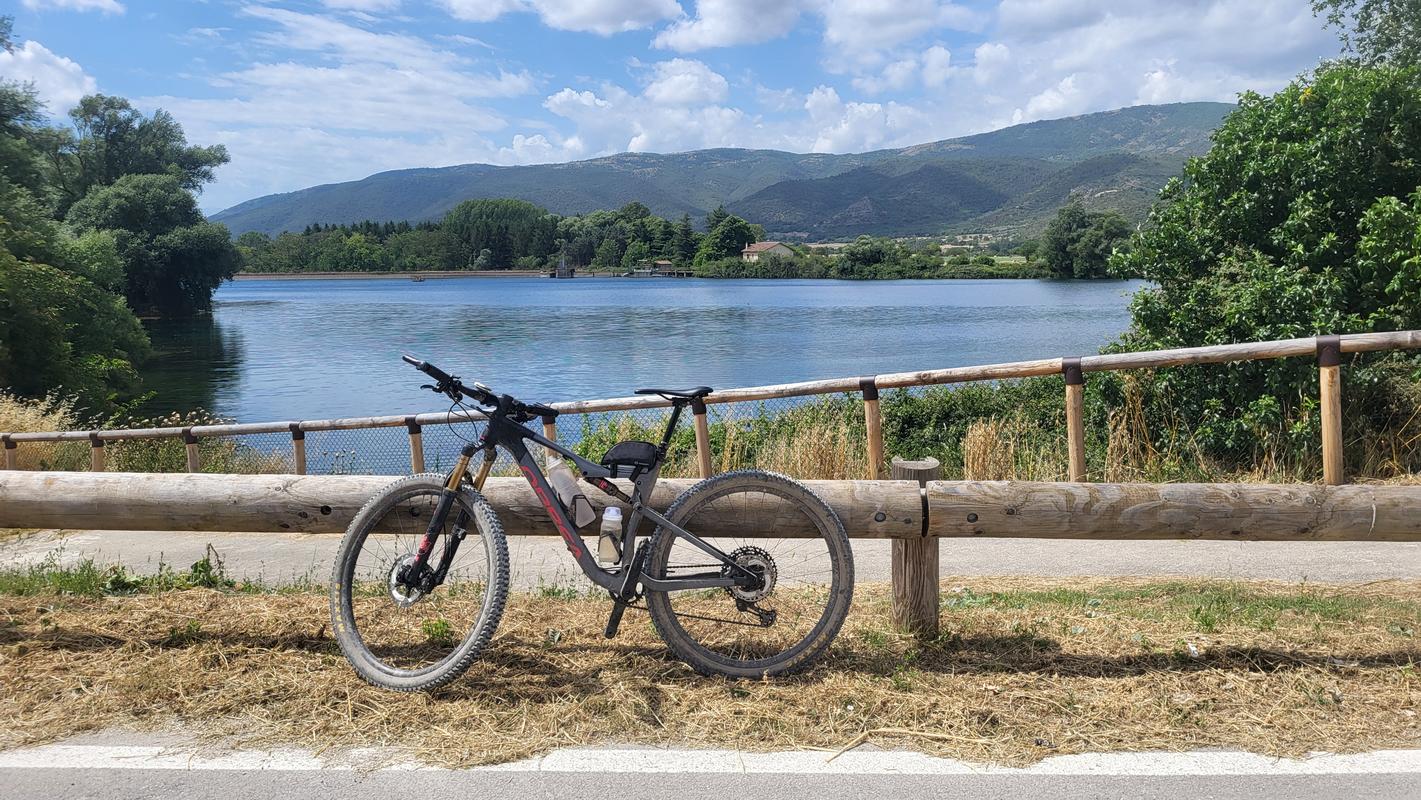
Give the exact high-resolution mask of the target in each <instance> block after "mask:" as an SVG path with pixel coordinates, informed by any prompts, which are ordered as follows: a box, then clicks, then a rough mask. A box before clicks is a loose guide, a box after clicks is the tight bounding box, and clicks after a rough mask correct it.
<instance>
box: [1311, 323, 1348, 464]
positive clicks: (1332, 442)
mask: <svg viewBox="0 0 1421 800" xmlns="http://www.w3.org/2000/svg"><path fill="white" fill-rule="evenodd" d="M1317 369H1318V384H1319V388H1320V392H1319V394H1320V400H1321V402H1322V481H1323V483H1326V484H1328V485H1329V486H1337V485H1339V484H1342V483H1345V482H1346V481H1347V476H1346V474H1345V469H1344V467H1343V465H1342V340H1341V337H1338V336H1335V335H1334V336H1319V337H1317Z"/></svg>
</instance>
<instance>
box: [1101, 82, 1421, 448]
mask: <svg viewBox="0 0 1421 800" xmlns="http://www.w3.org/2000/svg"><path fill="white" fill-rule="evenodd" d="M1419 96H1421V73H1418V70H1417V69H1416V68H1397V67H1377V68H1365V67H1361V66H1358V65H1356V64H1350V63H1331V64H1326V65H1324V66H1322V67H1320V68H1319V69H1318V70H1317V71H1316V72H1315V73H1313V74H1312V75H1311V76H1309V77H1307V78H1304V79H1300V80H1298V81H1296V82H1295V83H1293V84H1292V85H1291V86H1289V87H1287V88H1285V89H1283V90H1282V91H1280V92H1278V93H1277V94H1276V95H1274V96H1272V97H1261V96H1259V95H1256V94H1252V93H1249V94H1245V95H1244V96H1243V97H1242V98H1241V99H1240V103H1239V108H1238V110H1237V111H1235V112H1234V113H1232V114H1231V115H1229V117H1228V118H1227V119H1226V120H1225V121H1224V123H1223V125H1222V126H1221V127H1220V128H1219V130H1218V131H1217V132H1216V133H1215V134H1214V145H1213V148H1212V149H1211V150H1210V151H1209V153H1208V154H1206V155H1204V156H1202V157H1200V158H1196V159H1192V160H1191V161H1189V162H1188V164H1187V165H1186V166H1185V170H1184V176H1183V178H1182V179H1176V180H1174V181H1172V182H1171V183H1170V184H1169V185H1168V186H1167V187H1166V188H1165V190H1164V192H1163V193H1162V195H1161V201H1160V203H1159V204H1158V205H1157V206H1156V207H1155V209H1154V211H1153V212H1152V213H1151V215H1150V220H1149V224H1148V226H1147V227H1146V228H1145V229H1144V230H1142V231H1141V232H1140V233H1138V234H1137V235H1135V236H1134V238H1133V239H1132V240H1131V243H1130V252H1129V253H1127V254H1124V255H1121V256H1117V257H1116V259H1115V261H1114V267H1115V268H1116V269H1117V270H1119V271H1121V272H1124V273H1127V274H1139V275H1141V276H1143V277H1145V278H1146V279H1148V280H1150V281H1152V282H1153V284H1154V285H1153V287H1151V288H1149V289H1146V290H1144V291H1141V292H1140V293H1138V294H1137V295H1136V297H1135V299H1134V301H1133V303H1132V313H1133V322H1132V326H1131V329H1130V331H1129V332H1128V333H1127V334H1126V335H1125V336H1124V337H1123V338H1122V340H1121V341H1120V342H1119V343H1118V344H1117V346H1116V347H1117V349H1130V350H1144V349H1155V348H1169V347H1181V346H1193V345H1207V344H1216V343H1224V342H1243V341H1254V340H1267V339H1286V338H1293V337H1306V336H1313V335H1317V334H1324V333H1362V332H1368V331H1386V330H1395V329H1398V328H1416V327H1421V216H1418V212H1417V209H1418V203H1421V195H1418V194H1417V187H1418V186H1421V103H1418V102H1417V97H1419ZM1417 365H1418V362H1417V359H1416V358H1415V357H1412V356H1406V357H1402V356H1382V357H1366V356H1358V357H1354V358H1352V359H1350V360H1349V362H1348V364H1347V365H1346V367H1345V368H1344V370H1343V374H1344V376H1345V381H1346V386H1345V396H1346V397H1347V399H1348V424H1349V425H1351V426H1353V429H1352V432H1353V434H1354V435H1358V436H1362V435H1366V436H1372V435H1374V434H1377V433H1379V432H1382V430H1383V429H1381V428H1378V427H1377V426H1379V425H1385V424H1389V423H1387V422H1386V421H1387V420H1406V419H1409V418H1410V416H1411V414H1413V413H1415V411H1416V410H1417V409H1418V407H1417V406H1416V405H1415V404H1414V401H1413V399H1412V398H1413V397H1414V394H1415V392H1413V391H1412V390H1411V388H1409V387H1411V386H1412V385H1413V384H1414V380H1415V378H1414V375H1415V374H1416V371H1417V368H1418V367H1417ZM1150 395H1151V396H1156V397H1173V398H1188V402H1187V403H1182V404H1180V405H1179V409H1180V413H1181V414H1183V419H1182V424H1183V425H1185V426H1186V427H1187V428H1188V429H1190V430H1192V431H1194V433H1195V436H1196V437H1197V439H1198V441H1199V443H1200V444H1201V445H1202V446H1203V447H1204V448H1205V450H1206V451H1207V452H1208V453H1209V455H1210V456H1211V457H1216V458H1223V459H1229V460H1233V461H1235V462H1243V461H1246V460H1248V459H1251V458H1253V457H1254V456H1255V455H1256V453H1257V452H1258V450H1259V448H1260V447H1262V448H1264V449H1272V448H1283V449H1284V450H1286V451H1288V452H1289V453H1290V454H1291V455H1290V457H1292V458H1295V459H1303V458H1307V457H1309V456H1310V453H1311V452H1312V449H1313V448H1314V447H1315V444H1314V443H1315V442H1316V441H1317V440H1318V427H1319V423H1318V416H1317V413H1316V400H1315V398H1316V396H1317V370H1316V367H1315V365H1314V364H1312V363H1310V362H1309V361H1308V360H1307V359H1283V360H1276V361H1260V362H1251V363H1245V364H1238V365H1232V366H1224V367H1207V368H1179V369H1172V370H1166V371H1161V372H1159V373H1158V374H1157V376H1156V378H1155V382H1154V384H1153V385H1152V387H1151V390H1150ZM1265 440H1266V441H1265ZM1399 455H1400V461H1399V463H1398V466H1399V467H1400V468H1410V466H1414V465H1415V463H1414V462H1415V454H1414V452H1412V451H1408V452H1406V453H1403V454H1399Z"/></svg>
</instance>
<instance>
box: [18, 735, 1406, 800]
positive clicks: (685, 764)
mask: <svg viewBox="0 0 1421 800" xmlns="http://www.w3.org/2000/svg"><path fill="white" fill-rule="evenodd" d="M134 736H135V735H134V734H119V737H120V738H128V739H132V738H133V737H134ZM110 737H111V735H100V736H99V737H97V738H99V739H104V738H110ZM89 738H90V739H93V738H95V737H89ZM0 787H3V790H4V794H5V796H6V797H64V798H115V799H117V798H167V797H173V798H177V797H181V798H183V800H204V799H205V798H213V800H219V799H220V800H228V799H229V798H245V797H260V798H271V797H280V798H282V800H307V799H308V798H310V800H316V799H317V798H319V799H320V800H326V799H327V798H330V797H340V798H344V799H345V800H363V799H364V798H371V799H372V800H375V799H377V798H378V800H387V799H388V798H391V797H447V796H454V797H479V796H483V797H519V798H529V799H530V800H531V798H545V797H546V798H554V797H556V798H568V797H618V798H627V799H628V800H633V799H634V798H667V797H676V798H678V800H699V798H715V800H723V799H724V798H726V797H754V798H762V799H763V800H781V799H782V798H801V797H816V798H823V799H824V800H832V799H833V798H854V800H858V799H859V798H863V797H882V798H908V797H972V798H1002V800H1074V798H1106V797H1109V798H1140V799H1143V798H1159V799H1160V800H1179V799H1180V798H1187V799H1188V800H1206V799H1207V798H1218V799H1219V800H1235V799H1236V800H1258V798H1337V799H1338V800H1356V798H1372V797H1376V798H1389V800H1412V799H1413V798H1421V751H1383V752H1381V753H1374V754H1359V755H1355V756H1326V757H1321V758H1314V759H1308V760H1303V761H1280V760H1274V759H1268V758H1264V757H1261V756H1252V755H1247V754H1242V753H1230V752H1218V751H1207V752H1198V753H1178V754H1159V753H1141V754H1128V753H1122V754H1115V755H1106V756H1102V755H1092V754H1086V755H1077V756H1062V757H1057V758H1051V759H1047V760H1046V761H1043V762H1040V763H1038V764H1036V765H1033V766H1031V767H1028V768H1025V769H1006V768H1001V767H990V766H985V765H973V764H966V763H963V762H958V761H952V760H949V759H937V758H930V757H927V756H922V755H919V754H916V753H905V752H896V751H888V752H884V751H872V750H869V751H854V752H852V753H849V754H846V755H845V756H843V757H841V758H839V759H837V760H835V761H832V762H831V761H829V760H828V756H827V754H825V753H812V752H796V753H761V754H755V753H738V752H735V751H686V750H656V749H646V748H640V749H627V750H615V749H582V750H563V751H555V752H553V753H551V754H549V755H547V756H544V757H542V758H537V759H530V760H529V761H524V762H517V763H515V764H508V765H498V766H493V767H484V768H475V769H470V770H441V769H429V768H420V767H418V766H415V765H408V764H400V765H396V766H395V767H394V768H387V769H380V770H374V771H360V770H355V769H351V768H349V767H348V766H334V767H330V768H322V765H321V760H320V759H319V758H317V757H315V756H312V755H310V754H305V753H290V752H288V753H280V754H271V753H265V754H263V753H236V754H227V755H215V756H214V755H209V754H206V753H202V752H193V751H190V750H185V749H183V748H170V749H164V748H162V747H153V746H118V747H115V746H110V745H102V744H99V745H77V746H76V745H67V744H65V745H59V746H57V747H56V746H49V747H45V748H37V749H35V750H29V751H24V750H22V751H9V752H0Z"/></svg>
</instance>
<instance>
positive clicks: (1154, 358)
mask: <svg viewBox="0 0 1421 800" xmlns="http://www.w3.org/2000/svg"><path fill="white" fill-rule="evenodd" d="M1403 349H1421V331H1397V332H1394V333H1359V334H1346V335H1342V336H1318V337H1310V338H1305V339H1285V340H1280V341H1272V342H1247V343H1242V344H1224V345H1214V346H1210V347H1186V348H1180V349H1176V350H1150V351H1143V352H1136V353H1111V354H1107V355H1094V356H1081V357H1065V358H1048V359H1040V360H1036V361H1016V362H1010V363H1005V364H988V365H983V366H973V367H954V368H951V369H938V370H926V371H923V372H896V373H890V374H886V375H872V376H867V377H858V378H834V379H830V380H820V381H803V382H800V383H784V384H776V385H772V386H753V387H748V388H741V389H725V390H721V391H717V392H715V393H713V394H711V395H709V396H707V397H706V398H705V401H704V402H703V403H697V404H695V406H694V407H693V409H692V411H693V412H694V413H693V415H692V420H693V425H694V429H695V435H696V463H697V465H698V468H699V471H700V474H701V477H709V476H710V474H711V471H712V464H713V463H714V462H713V459H712V457H711V455H712V454H711V443H710V433H709V430H710V428H709V424H708V422H707V420H706V407H707V406H708V405H717V404H728V403H746V402H759V401H764V400H772V399H779V398H792V397H809V396H813V395H822V394H836V393H858V394H860V395H861V396H862V398H863V413H864V425H865V430H866V433H867V448H868V454H867V455H868V464H869V477H870V478H880V477H883V474H884V468H885V467H887V466H888V465H887V464H886V463H885V461H884V459H885V453H884V449H883V424H882V418H881V416H880V413H879V405H878V404H879V400H878V396H879V392H880V391H881V390H884V389H901V388H909V387H918V386H936V385H942V384H950V383H969V382H974V381H995V380H1002V379H1008V378H1030V377H1038V376H1043V375H1057V374H1059V375H1062V376H1064V378H1065V383H1066V392H1065V398H1064V402H1065V409H1066V433H1067V442H1068V448H1069V457H1070V458H1069V461H1070V476H1069V477H1070V480H1072V481H1077V482H1079V481H1084V480H1086V474H1087V473H1086V454H1085V420H1084V387H1085V380H1086V376H1087V375H1089V374H1090V373H1093V372H1113V371H1120V370H1130V369H1148V368H1157V367H1173V366H1181V365H1186V364H1223V363H1228V362H1237V361H1256V360H1262V359H1273V358H1287V357H1296V356H1315V357H1316V358H1317V362H1318V368H1319V370H1320V380H1321V398H1320V399H1321V404H1322V405H1321V407H1322V453H1323V474H1324V480H1325V482H1326V483H1328V484H1332V485H1336V484H1340V483H1342V482H1343V481H1344V474H1343V467H1342V465H1343V458H1342V393H1341V358H1342V355H1344V354H1349V353H1365V352H1375V351H1384V350H1403ZM669 405H670V404H669V403H668V402H666V401H665V400H663V399H661V398H660V397H646V396H637V397H617V398H611V399H604V400H578V401H573V402H567V403H553V404H552V406H553V407H554V408H556V409H557V410H558V412H559V414H560V415H568V416H571V415H579V414H596V413H605V412H613V411H636V410H641V409H653V408H666V407H669ZM482 418H483V417H482V415H481V414H479V413H478V412H467V413H466V412H449V411H441V412H433V413H425V414H398V415H391V416H380V417H353V418H346V419H323V420H302V421H289V422H257V423H237V424H228V425H193V426H189V427H171V428H138V429H127V430H91V431H60V432H28V433H0V444H3V446H4V452H5V459H4V466H5V468H6V469H15V468H16V464H17V463H18V454H17V450H18V448H20V447H22V446H24V445H25V444H26V443H32V442H82V441H87V442H88V443H89V446H90V467H91V469H92V470H93V471H95V472H102V471H103V470H104V467H105V458H104V445H105V443H109V442H118V441H124V440H131V439H181V440H182V441H183V442H184V443H185V444H186V447H187V468H188V471H189V472H198V471H200V470H201V469H202V463H201V451H200V450H199V448H198V441H199V440H200V439H202V438H205V437H228V436H239V435H243V434H270V433H289V434H290V436H291V456H292V464H293V467H294V471H295V473H296V474H298V475H304V474H306V446H305V438H306V434H307V433H311V432H316V431H339V430H362V429H374V428H398V427H401V426H403V427H404V428H405V429H406V430H407V431H408V436H409V450H410V458H409V461H410V467H411V470H412V471H414V472H420V471H423V469H424V440H423V435H422V429H423V427H424V426H425V425H434V424H445V423H449V422H459V421H465V420H477V419H482ZM543 429H544V432H545V433H546V434H547V435H549V436H550V437H552V436H555V435H556V428H555V426H554V425H552V421H551V420H544V424H543Z"/></svg>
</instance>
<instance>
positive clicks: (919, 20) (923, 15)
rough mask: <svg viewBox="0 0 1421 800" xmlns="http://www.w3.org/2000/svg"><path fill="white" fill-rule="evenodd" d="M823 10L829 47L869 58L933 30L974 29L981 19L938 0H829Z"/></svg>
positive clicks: (826, 42) (846, 53)
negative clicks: (887, 0) (891, 0)
mask: <svg viewBox="0 0 1421 800" xmlns="http://www.w3.org/2000/svg"><path fill="white" fill-rule="evenodd" d="M822 13H823V15H824V43H825V44H826V45H827V46H828V47H829V48H830V50H831V51H833V50H834V49H836V48H837V49H839V50H841V51H843V53H844V55H847V56H850V57H852V58H856V59H860V60H868V61H875V60H878V59H879V57H880V56H881V53H882V51H884V50H889V49H892V48H894V47H897V46H899V45H901V44H905V43H907V42H909V41H912V40H913V39H916V38H918V37H919V36H922V35H924V34H927V33H929V32H931V31H934V30H940V29H943V28H953V29H957V30H971V29H973V28H975V27H976V26H977V25H978V24H980V21H981V20H980V16H979V15H978V14H977V13H976V12H973V11H971V10H970V9H967V8H965V7H963V6H958V5H955V4H953V3H940V2H938V0H896V1H895V2H883V0H826V2H825V4H824V6H823V10H822Z"/></svg>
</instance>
